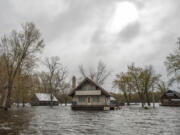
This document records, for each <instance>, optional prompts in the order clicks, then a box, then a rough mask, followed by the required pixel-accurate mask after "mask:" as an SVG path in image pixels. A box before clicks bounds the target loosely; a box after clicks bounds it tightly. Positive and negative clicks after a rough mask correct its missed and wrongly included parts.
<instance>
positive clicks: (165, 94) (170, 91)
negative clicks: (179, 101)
mask: <svg viewBox="0 0 180 135" xmlns="http://www.w3.org/2000/svg"><path fill="white" fill-rule="evenodd" d="M168 93H173V94H174V95H176V96H177V97H178V98H180V93H179V92H177V91H174V90H168V91H166V92H165V93H164V94H163V96H162V97H164V96H168V95H167V94H168Z"/></svg>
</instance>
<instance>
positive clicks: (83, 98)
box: [78, 96, 86, 102]
mask: <svg viewBox="0 0 180 135" xmlns="http://www.w3.org/2000/svg"><path fill="white" fill-rule="evenodd" d="M78 98H79V102H85V101H86V97H84V96H79V97H78Z"/></svg>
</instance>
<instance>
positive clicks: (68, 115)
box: [0, 106, 180, 135]
mask: <svg viewBox="0 0 180 135" xmlns="http://www.w3.org/2000/svg"><path fill="white" fill-rule="evenodd" d="M179 114H180V108H173V107H172V108H169V107H157V108H156V109H150V110H144V109H141V108H140V107H138V106H130V107H123V108H122V109H121V110H118V111H106V112H103V111H91V112H90V111H72V110H71V109H70V107H63V106H59V107H54V108H53V109H51V108H50V107H32V108H27V109H23V110H22V109H21V110H14V111H10V112H8V113H6V114H5V113H4V112H2V111H0V115H1V118H0V134H3V135H7V134H11V135H14V134H17V135H21V134H23V135H64V134H68V135H76V134H77V135H83V134H97V135H102V134H105V135H117V134H122V135H134V134H139V135H159V134H166V135H179V134H180V115H179Z"/></svg>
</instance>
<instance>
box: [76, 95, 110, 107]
mask: <svg viewBox="0 0 180 135" xmlns="http://www.w3.org/2000/svg"><path fill="white" fill-rule="evenodd" d="M89 97H90V102H88V98H89ZM80 98H81V99H80ZM83 98H84V99H83ZM97 98H98V99H97ZM80 100H82V101H80ZM73 102H76V105H109V104H110V98H109V97H106V96H104V95H101V96H74V97H73Z"/></svg>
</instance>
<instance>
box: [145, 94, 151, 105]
mask: <svg viewBox="0 0 180 135" xmlns="http://www.w3.org/2000/svg"><path fill="white" fill-rule="evenodd" d="M146 102H147V104H148V106H151V103H150V98H149V92H148V91H146Z"/></svg>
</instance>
